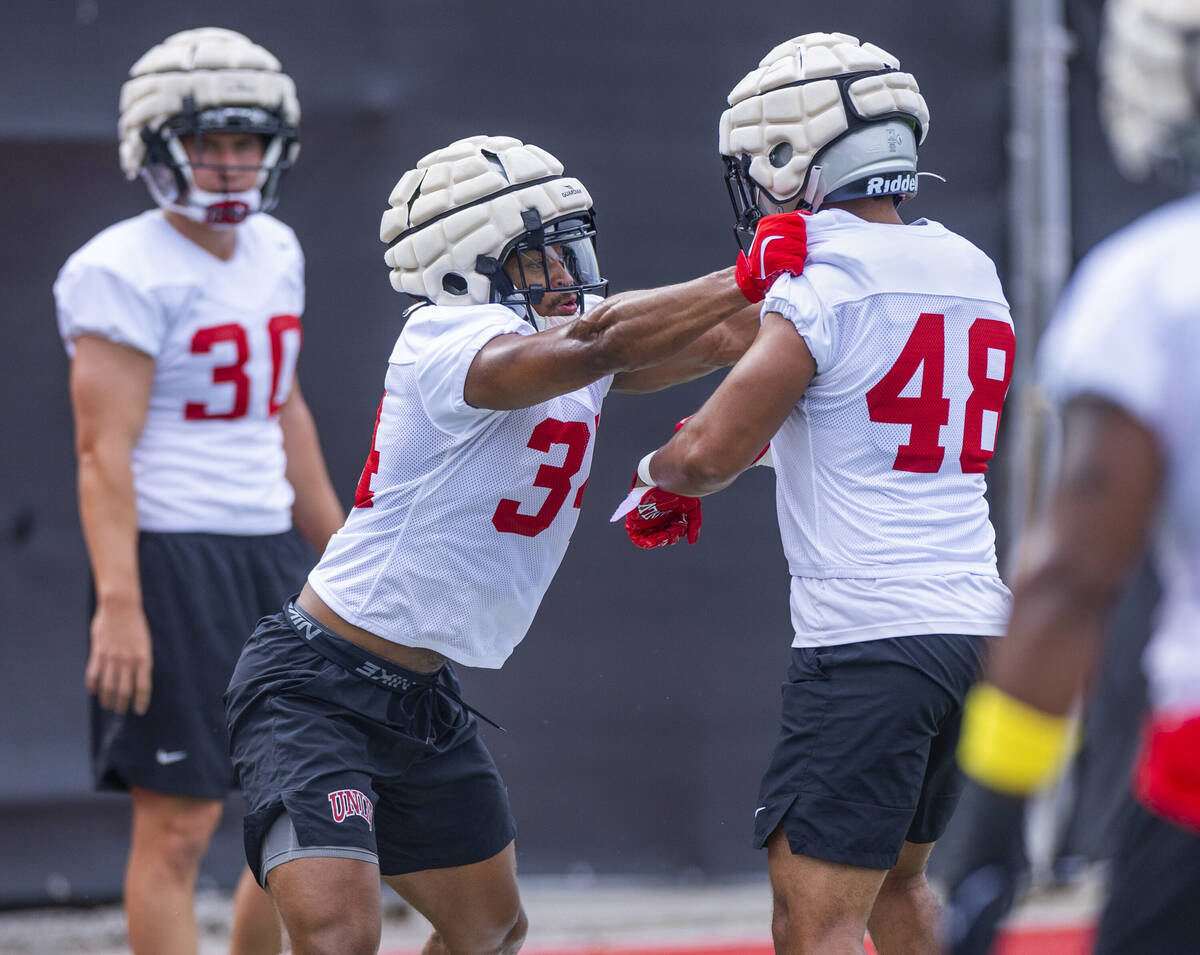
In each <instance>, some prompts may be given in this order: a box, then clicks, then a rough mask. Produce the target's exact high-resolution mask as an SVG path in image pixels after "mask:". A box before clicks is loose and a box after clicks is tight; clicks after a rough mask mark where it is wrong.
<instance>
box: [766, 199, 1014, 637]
mask: <svg viewBox="0 0 1200 955" xmlns="http://www.w3.org/2000/svg"><path fill="white" fill-rule="evenodd" d="M808 222H809V257H808V260H807V261H806V264H805V271H804V274H803V275H801V276H790V275H787V276H783V277H782V278H780V279H779V280H778V281H777V282H776V283H775V285H774V286H773V287H772V289H771V292H770V294H769V295H768V296H767V298H766V300H765V302H764V303H763V314H764V315H765V314H767V313H769V312H778V313H780V314H781V315H782V316H783V317H784V318H785V319H787V320H789V321H790V322H791V323H792V324H793V325H794V326H795V328H796V330H797V332H798V333H799V334H800V335H801V336H802V337H803V338H804V340H805V342H806V344H807V345H808V348H809V350H810V352H811V353H812V356H813V359H814V360H815V362H816V366H817V371H816V375H815V376H814V378H813V380H812V382H811V384H810V385H809V387H808V390H807V391H806V393H805V395H804V397H803V398H802V399H801V400H800V402H799V403H798V404H797V405H796V407H795V408H794V409H793V411H792V413H791V414H790V415H789V417H788V418H787V420H786V421H785V422H784V424H783V426H782V427H781V428H780V430H779V433H778V434H777V435H776V436H775V438H774V440H773V442H772V444H773V449H774V450H773V457H774V459H775V469H776V475H777V484H776V487H777V491H776V497H777V506H778V511H779V524H780V533H781V536H782V539H783V546H784V552H785V554H786V556H787V560H788V567H789V570H790V572H791V574H792V592H791V608H792V622H793V626H794V628H795V641H794V644H793V645H795V646H813V645H822V644H839V643H852V642H856V641H859V640H867V639H877V638H881V637H895V636H905V635H909V634H921V633H965V634H997V633H1001V632H1003V628H1004V622H1005V619H1006V616H1007V611H1008V606H1009V600H1010V597H1009V593H1008V590H1007V588H1005V586H1004V584H1003V583H1002V582H1001V581H1000V578H999V576H998V574H997V571H996V552H995V534H994V532H993V530H992V526H991V523H990V521H989V518H988V505H987V501H986V499H985V497H984V493H985V491H986V485H985V481H984V474H985V472H986V470H987V466H988V461H989V459H990V458H991V457H992V454H993V452H994V450H995V441H996V434H997V431H998V428H999V423H1000V411H1001V408H1002V406H1003V403H1004V397H1005V393H1006V392H1007V390H1008V384H1009V381H1010V379H1011V377H1012V371H1013V356H1014V339H1013V326H1012V320H1011V318H1010V317H1009V314H1008V305H1007V303H1006V302H1005V299H1004V294H1003V292H1002V290H1001V288H1000V282H999V280H998V278H997V276H996V269H995V267H994V266H993V265H992V262H991V261H990V260H989V259H988V258H987V256H985V255H984V254H983V253H982V252H980V251H979V250H978V249H977V248H975V247H974V246H973V245H971V244H970V243H969V242H967V241H966V240H964V239H962V238H960V237H959V236H957V235H955V234H954V233H952V232H950V231H949V230H947V229H946V228H944V227H943V226H942V225H940V224H939V223H936V222H931V221H928V220H920V221H919V222H915V223H912V224H910V225H890V224H883V223H873V222H866V221H864V220H862V219H859V218H858V217H856V216H853V215H851V214H849V213H847V212H844V211H842V210H839V209H830V210H826V211H823V212H820V213H818V214H817V215H815V216H813V217H812V218H811V219H809V220H808Z"/></svg>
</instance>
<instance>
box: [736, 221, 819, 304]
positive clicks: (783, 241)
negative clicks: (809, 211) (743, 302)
mask: <svg viewBox="0 0 1200 955" xmlns="http://www.w3.org/2000/svg"><path fill="white" fill-rule="evenodd" d="M807 255H808V227H807V223H806V222H805V221H804V214H803V213H800V212H781V213H778V214H777V215H771V216H763V217H762V218H761V219H759V220H758V228H757V229H756V230H755V232H754V242H753V243H751V245H750V254H749V255H747V254H746V253H745V252H739V253H738V257H737V268H736V269H735V270H734V278H735V280H736V281H737V286H738V288H740V289H741V290H742V294H743V295H744V296H746V299H747V300H748V301H751V302H761V301H762V300H763V299H764V298H766V297H767V292H768V291H770V289H771V286H772V285H774V284H775V280H776V279H777V278H779V276H781V275H783V273H784V272H790V273H791V274H792V275H799V274H800V273H801V272H803V271H804V258H805V256H807Z"/></svg>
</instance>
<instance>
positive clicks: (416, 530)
mask: <svg viewBox="0 0 1200 955" xmlns="http://www.w3.org/2000/svg"><path fill="white" fill-rule="evenodd" d="M505 334H517V335H532V334H534V329H533V328H532V326H530V324H529V323H528V322H526V321H525V320H524V319H522V318H521V317H520V316H518V315H517V314H515V313H514V312H513V311H512V310H510V309H509V308H507V307H505V306H503V305H473V306H465V307H455V306H440V305H426V306H423V307H420V308H418V309H417V310H416V311H415V312H413V313H412V314H411V316H410V317H409V319H408V322H407V324H406V325H405V326H404V330H403V331H402V332H401V334H400V338H399V339H398V340H397V342H396V346H395V348H394V349H393V351H392V355H391V358H390V360H389V365H388V371H387V378H386V383H385V388H386V391H385V393H384V396H383V401H382V402H381V404H380V406H379V414H378V417H377V419H376V424H375V434H374V440H373V441H372V448H371V453H370V455H369V457H368V459H367V464H366V467H365V468H364V469H363V474H362V478H361V480H360V481H359V485H358V493H357V495H356V499H355V506H354V508H353V510H352V511H351V513H350V516H349V517H348V518H347V520H346V523H345V526H343V527H342V529H341V530H340V531H339V532H338V533H337V534H336V535H335V536H334V537H333V539H332V540H331V541H330V542H329V546H328V547H327V548H326V550H325V554H324V556H323V557H322V558H321V560H320V562H319V563H318V564H317V566H316V568H315V569H314V570H313V571H312V573H311V574H310V575H309V584H310V585H311V586H312V588H313V589H314V590H315V591H316V592H317V594H318V595H319V596H320V597H321V599H322V600H324V601H325V603H326V604H328V605H329V606H330V607H331V608H333V610H335V611H336V612H337V613H338V614H339V615H340V616H341V617H342V618H343V619H345V620H348V621H349V622H350V623H353V624H354V625H356V626H358V627H362V628H363V629H365V630H368V631H370V632H371V633H374V634H376V635H378V636H380V637H383V638H384V639H386V640H392V641H395V642H396V643H402V644H406V645H408V646H414V647H426V648H428V649H431V650H436V651H438V652H439V653H442V654H445V655H446V656H447V657H449V658H450V659H452V660H455V661H457V662H459V663H463V664H466V665H469V666H479V667H492V668H496V667H499V666H500V665H501V664H503V663H504V661H505V660H506V659H507V658H508V655H509V654H510V653H512V650H513V648H514V647H515V646H516V645H517V644H518V643H519V642H520V641H521V639H522V638H523V637H524V636H525V632H526V631H527V630H528V629H529V625H530V624H531V623H532V622H533V616H534V614H535V613H536V612H537V608H538V605H539V604H540V603H541V601H542V597H543V595H544V594H545V592H546V588H547V587H549V586H550V581H551V579H552V578H553V577H554V573H555V571H557V570H558V565H559V563H560V562H561V561H562V557H563V554H564V553H565V552H566V549H567V543H568V542H569V541H570V539H571V532H572V531H573V530H574V529H575V522H576V520H577V519H578V515H579V507H580V504H581V502H582V498H583V488H584V485H585V484H586V483H587V477H588V473H589V471H590V470H591V466H592V449H593V447H594V443H593V442H594V438H595V434H596V425H597V423H598V422H599V419H600V405H601V403H602V402H603V400H604V396H605V395H606V394H607V393H608V388H609V386H610V385H611V384H612V378H611V376H609V377H605V378H602V379H600V380H598V381H596V382H594V383H592V384H591V385H588V386H587V387H585V388H581V389H579V390H578V391H575V392H571V393H570V394H567V395H563V396H561V397H558V398H553V399H551V400H549V401H544V402H542V403H541V404H537V405H533V406H532V407H529V408H520V409H517V410H514V411H491V410H486V409H480V408H473V407H471V406H470V405H468V404H467V403H466V400H465V399H464V397H463V386H464V382H465V381H466V377H467V370H468V369H469V368H470V366H471V362H472V361H473V360H474V358H475V355H476V353H477V352H478V351H479V349H480V348H482V347H483V346H484V345H485V344H486V343H487V342H489V341H490V340H491V339H493V338H495V337H496V336H497V335H505Z"/></svg>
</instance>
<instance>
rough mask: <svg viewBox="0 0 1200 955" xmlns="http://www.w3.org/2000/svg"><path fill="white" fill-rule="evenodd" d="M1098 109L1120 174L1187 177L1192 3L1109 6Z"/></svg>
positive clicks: (1170, 0)
mask: <svg viewBox="0 0 1200 955" xmlns="http://www.w3.org/2000/svg"><path fill="white" fill-rule="evenodd" d="M1105 16H1106V18H1107V19H1106V21H1105V30H1104V34H1103V37H1102V40H1101V45H1100V111H1101V114H1102V116H1103V118H1104V126H1105V129H1106V130H1107V132H1108V138H1109V141H1110V142H1111V144H1112V148H1113V154H1114V156H1115V157H1116V160H1117V165H1118V166H1119V167H1120V168H1121V171H1122V172H1123V173H1125V175H1127V176H1129V177H1130V178H1131V179H1144V178H1146V177H1147V176H1148V175H1149V174H1150V173H1151V172H1152V171H1155V170H1159V171H1163V172H1166V173H1168V174H1170V173H1172V172H1175V173H1182V174H1183V175H1184V176H1191V175H1194V174H1195V172H1196V171H1197V166H1200V2H1197V0H1110V2H1109V3H1108V5H1107V9H1106V12H1105Z"/></svg>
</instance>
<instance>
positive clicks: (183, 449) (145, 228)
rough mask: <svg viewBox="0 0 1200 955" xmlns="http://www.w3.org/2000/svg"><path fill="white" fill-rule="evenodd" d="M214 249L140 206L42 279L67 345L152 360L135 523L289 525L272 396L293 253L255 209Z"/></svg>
mask: <svg viewBox="0 0 1200 955" xmlns="http://www.w3.org/2000/svg"><path fill="white" fill-rule="evenodd" d="M237 236H238V241H237V250H236V252H235V254H234V256H233V258H232V259H231V260H229V261H228V262H224V261H221V260H220V259H218V258H216V257H215V256H213V255H211V254H209V253H208V252H206V251H205V250H204V249H202V248H200V246H198V245H196V244H195V243H194V242H191V241H190V240H188V239H186V238H184V237H183V235H181V234H180V233H179V232H178V231H176V229H175V228H174V227H173V226H172V225H171V224H170V223H169V222H167V220H166V218H165V217H164V216H163V214H162V212H160V211H159V210H157V209H156V210H152V211H149V212H145V213H143V214H142V215H140V216H136V217H135V218H133V219H127V220H125V221H124V222H119V223H117V224H116V225H114V226H111V227H110V228H108V229H105V230H104V231H103V232H101V233H100V234H99V235H97V236H96V237H95V238H93V239H92V240H91V241H90V242H88V243H87V244H86V245H85V246H83V248H81V249H80V250H79V251H78V252H76V253H75V254H74V255H72V256H71V257H70V258H69V259H68V260H67V263H66V265H64V266H63V268H62V271H61V272H59V275H58V281H56V282H55V283H54V297H55V301H56V303H57V305H58V325H59V331H60V333H61V335H62V338H63V341H64V342H65V344H66V347H67V351H68V353H72V354H73V353H74V340H75V338H77V337H78V336H79V335H85V334H86V335H96V336H99V337H101V338H106V339H109V340H110V341H114V342H117V343H118V344H121V345H128V346H130V347H132V348H136V349H138V350H139V351H142V352H145V353H146V354H147V355H150V356H151V357H152V358H153V359H154V363H155V367H154V382H153V386H152V391H151V394H150V407H149V411H148V414H147V417H146V424H145V427H144V428H143V430H142V434H141V437H140V439H139V440H138V443H137V446H136V448H134V451H133V477H134V488H135V490H136V493H137V509H138V527H139V528H140V529H142V530H148V531H172V532H174V531H199V532H209V533H218V534H275V533H279V532H281V531H285V530H287V529H288V528H289V527H291V506H292V499H293V494H292V488H291V486H290V485H289V484H288V482H287V480H286V478H285V477H284V469H285V462H284V454H283V436H282V432H281V430H280V427H279V420H278V418H279V409H280V407H281V406H282V405H283V402H284V401H285V400H286V399H287V396H288V394H289V393H290V391H291V387H292V377H293V374H294V372H295V367H296V356H297V355H298V354H299V351H300V336H301V327H300V315H301V313H302V312H303V310H304V260H303V256H302V255H301V252H300V246H299V244H298V243H297V241H296V237H295V235H294V234H293V233H292V230H291V229H289V228H288V227H287V226H285V225H284V224H283V223H281V222H279V221H278V220H276V219H273V218H272V217H271V216H268V215H265V214H260V215H255V216H252V217H250V218H249V219H247V220H246V221H245V222H244V223H243V224H242V225H241V226H239V227H238V232H237Z"/></svg>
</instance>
